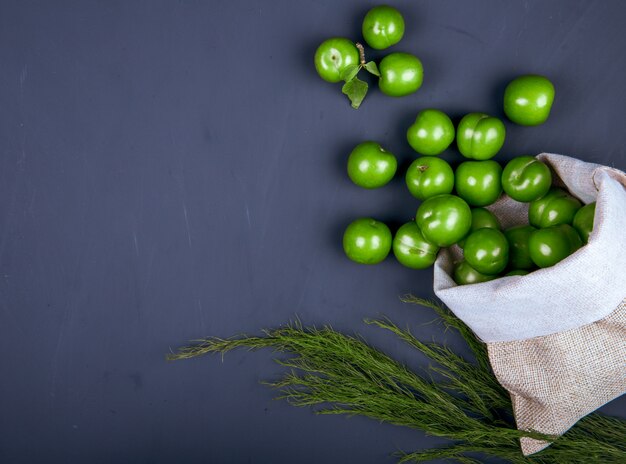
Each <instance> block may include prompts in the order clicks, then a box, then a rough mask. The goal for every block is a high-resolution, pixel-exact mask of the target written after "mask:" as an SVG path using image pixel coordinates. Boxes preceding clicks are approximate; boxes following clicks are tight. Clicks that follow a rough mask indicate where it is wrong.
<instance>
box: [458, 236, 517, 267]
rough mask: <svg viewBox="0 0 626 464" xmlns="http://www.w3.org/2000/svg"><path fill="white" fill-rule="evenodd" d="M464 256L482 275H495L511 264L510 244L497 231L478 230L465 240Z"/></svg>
mask: <svg viewBox="0 0 626 464" xmlns="http://www.w3.org/2000/svg"><path fill="white" fill-rule="evenodd" d="M463 256H464V257H465V261H467V262H468V264H469V265H470V266H472V267H473V268H474V269H476V270H477V271H478V272H480V273H481V274H486V275H495V274H498V273H500V272H502V271H503V270H504V269H505V268H506V265H507V264H508V262H509V242H507V240H506V237H505V236H504V234H503V233H502V232H500V231H499V230H497V229H478V230H477V231H475V232H472V233H471V234H470V235H469V236H468V237H467V238H466V239H465V246H464V247H463Z"/></svg>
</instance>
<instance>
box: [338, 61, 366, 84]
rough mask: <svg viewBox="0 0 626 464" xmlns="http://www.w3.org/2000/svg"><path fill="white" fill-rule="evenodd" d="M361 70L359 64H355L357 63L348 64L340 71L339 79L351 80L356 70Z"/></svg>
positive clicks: (356, 72)
mask: <svg viewBox="0 0 626 464" xmlns="http://www.w3.org/2000/svg"><path fill="white" fill-rule="evenodd" d="M360 70H361V65H357V64H351V65H350V66H346V67H345V68H344V69H343V70H342V71H341V75H340V76H341V80H342V81H346V82H348V81H351V80H352V79H354V77H355V76H356V75H357V74H358V72H359V71H360Z"/></svg>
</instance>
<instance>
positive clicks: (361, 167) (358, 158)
mask: <svg viewBox="0 0 626 464" xmlns="http://www.w3.org/2000/svg"><path fill="white" fill-rule="evenodd" d="M397 167H398V162H397V160H396V157H395V156H394V155H393V153H390V152H388V151H387V150H385V149H384V148H382V147H381V146H380V144H378V143H376V142H363V143H360V144H358V145H357V146H356V147H355V148H354V150H352V153H350V156H349V157H348V176H349V177H350V179H352V182H354V183H355V184H356V185H358V186H360V187H363V188H366V189H374V188H379V187H382V186H383V185H386V184H387V183H388V182H389V181H390V180H391V179H392V178H393V176H394V174H395V173H396V169H397Z"/></svg>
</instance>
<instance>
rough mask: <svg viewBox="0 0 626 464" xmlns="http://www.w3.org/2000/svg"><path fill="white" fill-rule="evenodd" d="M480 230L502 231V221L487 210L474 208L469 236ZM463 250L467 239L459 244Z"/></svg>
mask: <svg viewBox="0 0 626 464" xmlns="http://www.w3.org/2000/svg"><path fill="white" fill-rule="evenodd" d="M478 229H496V230H500V229H501V226H500V221H498V218H497V217H496V215H495V214H493V213H492V212H491V211H489V210H488V209H485V208H472V225H471V226H470V230H469V232H468V235H469V234H471V233H472V232H474V231H475V230H478ZM466 238H467V237H466ZM457 245H459V246H460V247H461V248H463V246H464V245H465V238H464V239H463V240H461V241H459V242H458V243H457Z"/></svg>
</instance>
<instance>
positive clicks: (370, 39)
mask: <svg viewBox="0 0 626 464" xmlns="http://www.w3.org/2000/svg"><path fill="white" fill-rule="evenodd" d="M361 30H362V32H363V38H364V39H365V41H366V42H367V44H368V45H369V46H370V47H372V48H375V49H376V50H383V49H385V48H388V47H391V46H392V45H395V44H397V43H398V42H400V39H402V36H403V35H404V18H403V17H402V14H401V13H400V12H399V11H398V10H396V9H395V8H393V7H390V6H387V5H380V6H375V7H374V8H372V9H371V10H369V11H368V12H367V14H366V15H365V18H364V19H363V26H362V28H361Z"/></svg>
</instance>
